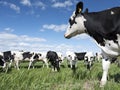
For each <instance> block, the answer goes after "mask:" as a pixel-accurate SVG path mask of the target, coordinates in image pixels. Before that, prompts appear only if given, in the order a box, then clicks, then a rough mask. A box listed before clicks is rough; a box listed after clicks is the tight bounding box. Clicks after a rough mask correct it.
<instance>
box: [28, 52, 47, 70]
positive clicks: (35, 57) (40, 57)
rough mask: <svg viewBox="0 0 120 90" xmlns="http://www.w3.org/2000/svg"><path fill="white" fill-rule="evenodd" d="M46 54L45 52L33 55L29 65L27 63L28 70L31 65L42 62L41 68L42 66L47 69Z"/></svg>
mask: <svg viewBox="0 0 120 90" xmlns="http://www.w3.org/2000/svg"><path fill="white" fill-rule="evenodd" d="M46 54H47V53H46V52H37V53H36V54H34V55H33V56H32V57H31V58H30V63H29V66H28V69H30V67H31V65H33V64H34V63H35V62H36V61H42V62H43V67H44V65H46V66H47V68H48V67H49V65H48V60H47V58H46ZM33 66H34V65H33Z"/></svg>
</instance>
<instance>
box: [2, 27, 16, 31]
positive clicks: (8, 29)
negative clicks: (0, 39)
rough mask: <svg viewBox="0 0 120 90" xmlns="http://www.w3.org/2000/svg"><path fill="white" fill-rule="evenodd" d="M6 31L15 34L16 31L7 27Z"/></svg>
mask: <svg viewBox="0 0 120 90" xmlns="http://www.w3.org/2000/svg"><path fill="white" fill-rule="evenodd" d="M4 31H5V32H13V31H14V29H12V28H9V27H7V28H5V29H4Z"/></svg>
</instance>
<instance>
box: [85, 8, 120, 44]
mask: <svg viewBox="0 0 120 90" xmlns="http://www.w3.org/2000/svg"><path fill="white" fill-rule="evenodd" d="M111 11H112V12H114V14H111ZM83 16H84V17H85V19H86V21H85V22H84V24H85V27H86V29H87V32H88V34H89V35H90V36H92V37H93V38H94V39H95V40H96V41H97V42H98V43H99V44H100V45H102V46H105V41H104V39H106V40H113V41H114V42H115V43H118V41H117V34H120V7H115V8H111V9H108V10H104V11H100V12H92V13H83Z"/></svg>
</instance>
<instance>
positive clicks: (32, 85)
mask: <svg viewBox="0 0 120 90" xmlns="http://www.w3.org/2000/svg"><path fill="white" fill-rule="evenodd" d="M77 65H78V67H77V70H76V72H73V71H72V70H71V69H70V68H68V67H67V65H66V62H64V63H63V64H62V65H61V70H60V72H53V71H51V68H47V67H42V63H41V62H37V63H36V64H35V68H34V69H33V68H31V69H30V70H28V69H27V66H28V62H22V63H21V65H20V66H21V67H20V70H16V69H15V68H14V67H12V68H11V69H10V70H9V71H8V72H7V73H4V72H2V71H1V72H0V82H1V83H0V90H120V67H118V66H117V64H115V63H113V64H111V67H110V70H109V75H108V82H107V84H106V86H105V87H102V88H101V87H99V81H100V79H101V76H102V67H101V63H100V62H95V63H94V65H93V67H92V69H91V71H89V70H87V69H86V67H85V66H84V63H83V61H79V62H78V64H77Z"/></svg>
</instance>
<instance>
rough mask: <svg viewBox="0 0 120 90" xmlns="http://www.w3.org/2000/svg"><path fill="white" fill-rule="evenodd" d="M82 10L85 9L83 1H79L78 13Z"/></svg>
mask: <svg viewBox="0 0 120 90" xmlns="http://www.w3.org/2000/svg"><path fill="white" fill-rule="evenodd" d="M82 10H83V2H79V3H78V4H77V5H76V14H79V13H81V12H82Z"/></svg>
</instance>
